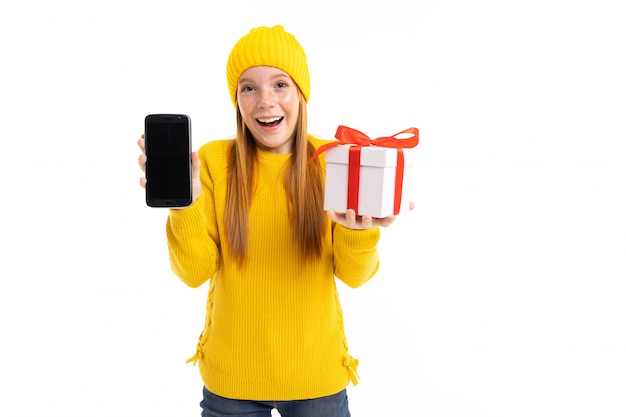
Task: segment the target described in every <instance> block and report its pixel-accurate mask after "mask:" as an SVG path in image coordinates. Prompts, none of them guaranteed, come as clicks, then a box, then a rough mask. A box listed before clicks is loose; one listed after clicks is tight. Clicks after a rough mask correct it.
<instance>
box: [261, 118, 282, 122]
mask: <svg viewBox="0 0 626 417" xmlns="http://www.w3.org/2000/svg"><path fill="white" fill-rule="evenodd" d="M280 119H281V118H280V117H270V118H268V119H258V120H259V122H261V123H273V122H277V121H279V120H280Z"/></svg>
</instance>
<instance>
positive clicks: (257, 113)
mask: <svg viewBox="0 0 626 417" xmlns="http://www.w3.org/2000/svg"><path fill="white" fill-rule="evenodd" d="M237 103H238V105H239V110H240V111H241V116H242V118H243V121H244V122H245V124H246V126H247V127H248V129H250V132H252V136H254V139H255V141H256V144H257V146H259V147H260V148H262V149H264V150H266V151H269V152H272V153H283V154H284V153H291V152H292V151H293V143H294V140H295V135H296V126H297V123H298V111H299V110H298V105H299V104H298V87H297V85H296V83H295V82H294V81H293V80H292V79H291V77H290V76H289V75H288V74H287V73H286V72H284V71H282V70H280V69H278V68H274V67H268V66H258V67H251V68H248V69H247V70H246V71H244V73H243V74H241V77H239V81H238V83H237Z"/></svg>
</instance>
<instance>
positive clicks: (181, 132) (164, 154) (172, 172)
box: [144, 114, 193, 207]
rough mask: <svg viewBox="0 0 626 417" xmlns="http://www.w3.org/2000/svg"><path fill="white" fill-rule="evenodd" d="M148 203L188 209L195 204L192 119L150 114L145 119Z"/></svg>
mask: <svg viewBox="0 0 626 417" xmlns="http://www.w3.org/2000/svg"><path fill="white" fill-rule="evenodd" d="M144 134H145V153H146V157H147V159H146V180H147V182H146V204H147V205H148V206H150V207H187V206H189V205H190V204H191V201H192V196H193V194H192V184H191V169H192V168H191V119H190V118H189V116H186V115H184V114H149V115H147V116H146V119H145V132H144Z"/></svg>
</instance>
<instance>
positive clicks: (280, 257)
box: [139, 26, 395, 417]
mask: <svg viewBox="0 0 626 417" xmlns="http://www.w3.org/2000/svg"><path fill="white" fill-rule="evenodd" d="M226 72H227V81H228V87H229V90H230V95H231V99H232V102H233V104H234V106H235V109H236V115H237V135H236V138H235V139H230V140H216V141H211V142H209V143H207V144H205V145H204V146H202V147H201V148H200V149H199V151H198V152H197V153H195V152H194V153H192V156H191V157H192V164H193V183H194V187H193V188H194V192H193V200H194V202H193V204H192V205H191V206H189V207H187V208H184V209H180V210H176V209H172V210H170V213H169V217H168V219H167V226H166V232H167V241H168V247H169V254H170V261H171V265H172V269H173V271H174V272H175V273H176V275H178V276H179V277H180V279H181V280H182V281H183V282H184V283H185V284H187V285H189V286H191V287H199V286H200V285H202V284H203V283H205V282H206V281H210V284H209V292H208V300H207V309H206V323H205V326H204V330H203V331H202V333H201V335H200V339H199V342H198V344H197V347H196V352H195V355H194V356H193V357H192V358H191V359H190V360H189V361H191V362H193V363H194V364H195V363H197V364H198V365H199V369H200V374H201V376H202V380H203V382H204V389H203V393H204V399H203V400H202V402H201V403H200V404H201V407H202V416H203V417H209V416H211V417H218V416H226V415H228V416H243V415H246V416H269V415H270V414H271V410H272V409H274V408H276V409H278V411H279V412H280V413H281V415H282V416H283V417H300V416H319V417H346V416H349V415H350V412H349V410H348V401H347V396H346V386H347V385H348V384H349V382H350V381H352V383H353V384H356V383H357V378H358V377H357V365H358V360H356V359H354V358H353V357H352V356H350V353H349V351H348V344H347V341H346V337H345V333H344V328H343V318H342V310H341V306H340V303H339V299H338V294H337V288H336V285H335V277H336V278H338V279H340V280H341V281H343V282H344V283H345V284H347V285H348V286H350V287H353V288H356V287H359V286H360V285H362V284H363V283H365V282H366V281H368V280H369V279H370V278H372V276H374V274H375V273H376V271H377V269H378V266H379V259H378V252H377V243H378V240H379V236H380V231H379V227H378V226H389V225H390V224H392V223H393V222H394V220H395V217H394V216H391V217H388V218H384V219H377V218H372V217H371V216H365V215H364V216H355V213H354V211H353V210H348V211H347V212H346V213H343V214H339V213H334V212H328V213H325V212H324V210H323V192H324V175H325V165H324V159H323V156H322V157H320V158H317V159H314V160H312V161H311V162H309V160H310V158H311V156H312V155H313V153H314V151H315V149H316V148H317V147H319V146H320V145H321V144H323V143H326V142H327V141H322V140H320V139H318V138H315V137H312V136H310V135H309V134H308V133H307V113H306V104H307V102H308V99H309V93H310V83H309V71H308V66H307V62H306V56H305V53H304V50H303V49H302V47H301V46H300V44H299V43H298V41H297V40H296V39H295V38H294V37H293V35H291V34H290V33H287V32H285V31H284V29H283V27H281V26H274V27H258V28H254V29H252V30H251V31H250V32H249V33H248V34H247V35H245V36H244V37H243V38H241V39H240V40H239V41H238V42H237V43H236V45H235V46H234V48H233V49H232V52H231V54H230V56H229V58H228V62H227V70H226ZM139 146H140V148H141V149H142V150H143V149H144V138H143V136H142V137H141V138H140V139H139ZM145 163H146V157H145V155H144V154H142V155H141V156H140V158H139V164H140V166H141V167H142V168H143V167H144V166H145ZM140 182H141V185H142V186H144V187H145V184H146V179H145V178H141V181H140Z"/></svg>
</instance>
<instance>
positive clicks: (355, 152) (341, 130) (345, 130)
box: [311, 126, 419, 214]
mask: <svg viewBox="0 0 626 417" xmlns="http://www.w3.org/2000/svg"><path fill="white" fill-rule="evenodd" d="M404 134H409V135H411V136H410V137H408V138H406V139H400V138H398V136H400V135H404ZM335 137H336V138H337V139H338V141H337V142H330V143H327V144H325V145H322V146H320V147H319V148H318V149H317V151H316V152H315V153H314V154H313V156H312V157H311V160H313V159H315V158H317V157H318V156H319V154H321V153H322V152H324V151H326V150H328V149H330V148H334V147H335V146H338V145H356V146H350V150H349V156H348V178H350V180H349V181H348V208H349V209H350V208H351V209H354V211H355V212H356V213H357V214H359V210H358V208H359V182H360V175H361V148H362V147H363V146H381V147H384V148H397V149H398V161H397V163H396V183H395V198H394V214H398V213H399V212H400V205H401V204H400V203H401V201H402V181H403V179H404V153H403V152H402V148H414V147H416V146H417V144H418V143H419V130H418V129H417V128H415V127H410V128H408V129H406V130H403V131H402V132H398V133H396V134H395V135H393V136H383V137H380V138H376V139H370V138H369V137H368V136H367V135H366V134H365V133H363V132H361V131H358V130H356V129H352V128H349V127H346V126H339V127H338V128H337V133H336V134H335Z"/></svg>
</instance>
